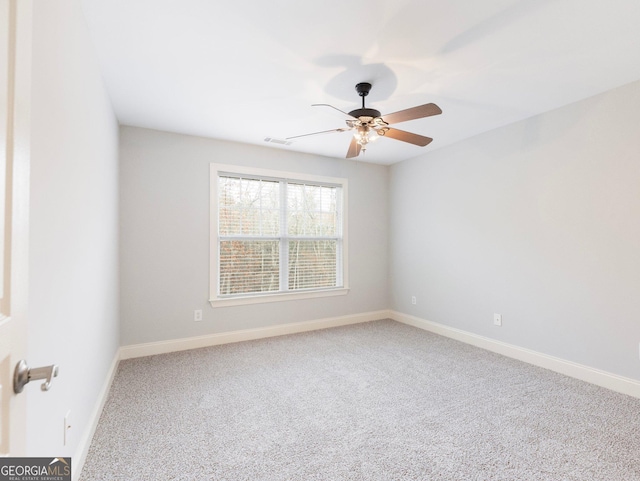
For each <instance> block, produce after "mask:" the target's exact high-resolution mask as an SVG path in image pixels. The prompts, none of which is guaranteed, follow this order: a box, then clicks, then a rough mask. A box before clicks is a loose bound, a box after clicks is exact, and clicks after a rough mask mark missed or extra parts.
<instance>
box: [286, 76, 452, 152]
mask: <svg viewBox="0 0 640 481" xmlns="http://www.w3.org/2000/svg"><path fill="white" fill-rule="evenodd" d="M370 90H371V84H370V83H367V82H361V83H359V84H357V85H356V92H358V95H360V97H362V108H360V109H355V110H352V111H351V112H349V113H347V112H344V111H342V110H340V109H338V108H336V107H334V106H333V105H329V104H313V105H312V107H330V108H332V109H334V110H337V111H339V112H342V113H343V114H345V115H346V116H347V117H349V118H348V119H347V120H346V123H347V127H342V128H339V129H332V130H323V131H321V132H313V133H311V134H303V135H296V136H293V137H287V140H291V139H297V138H300V137H307V136H309V135H318V134H329V133H331V132H347V131H349V130H353V131H354V134H353V138H352V139H351V144H349V150H348V151H347V157H346V158H347V159H351V158H353V157H357V156H358V155H360V152H365V151H366V150H367V144H368V143H369V142H371V141H373V140H375V139H377V138H378V137H390V138H392V139H396V140H400V141H402V142H408V143H410V144H413V145H419V146H420V147H424V146H425V145H428V144H429V143H430V142H431V141H432V140H433V139H432V138H430V137H424V136H423V135H418V134H413V133H411V132H405V131H404V130H399V129H394V128H391V127H389V125H391V124H397V123H400V122H406V121H408V120H414V119H421V118H424V117H431V116H432V115H439V114H441V113H442V110H441V109H440V107H438V106H437V105H436V104H424V105H419V106H417V107H412V108H410V109H406V110H400V111H398V112H394V113H392V114H387V115H385V116H382V114H381V113H380V111H378V110H376V109H368V108H366V107H365V105H364V98H365V97H366V96H367V95H369V91H370Z"/></svg>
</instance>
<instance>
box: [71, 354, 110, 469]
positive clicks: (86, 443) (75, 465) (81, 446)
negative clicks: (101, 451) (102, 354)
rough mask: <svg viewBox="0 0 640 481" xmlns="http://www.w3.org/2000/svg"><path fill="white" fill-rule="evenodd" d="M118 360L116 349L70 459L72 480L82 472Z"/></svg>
mask: <svg viewBox="0 0 640 481" xmlns="http://www.w3.org/2000/svg"><path fill="white" fill-rule="evenodd" d="M119 362H120V351H119V350H118V351H116V355H115V356H114V358H113V361H112V362H111V366H110V367H109V371H108V372H107V377H106V378H105V381H104V384H103V385H102V389H100V393H99V394H98V400H97V401H96V404H95V406H94V408H93V411H92V412H91V418H90V424H89V427H88V428H87V429H85V431H84V433H83V435H82V438H81V439H80V442H79V443H78V447H77V448H76V452H75V454H74V456H73V458H72V460H71V463H72V464H71V473H72V477H73V481H77V480H78V478H80V473H81V472H82V468H83V466H84V462H85V460H86V459H87V453H88V452H89V447H90V446H91V441H92V440H93V435H94V433H95V432H96V427H97V426H98V421H99V420H100V415H101V414H102V408H103V407H104V403H105V402H106V401H107V397H108V396H109V391H110V390H111V383H112V382H113V378H114V377H115V375H116V371H117V370H118V363H119Z"/></svg>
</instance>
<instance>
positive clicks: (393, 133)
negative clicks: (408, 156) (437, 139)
mask: <svg viewBox="0 0 640 481" xmlns="http://www.w3.org/2000/svg"><path fill="white" fill-rule="evenodd" d="M384 137H391V138H392V139H396V140H401V141H402V142H409V143H410V144H413V145H419V146H420V147H424V146H425V145H429V144H430V143H431V141H432V140H433V139H432V138H431V137H425V136H423V135H418V134H412V133H411V132H405V131H404V130H398V129H389V130H387V131H386V132H385V134H384Z"/></svg>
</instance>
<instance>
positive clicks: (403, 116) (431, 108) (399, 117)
mask: <svg viewBox="0 0 640 481" xmlns="http://www.w3.org/2000/svg"><path fill="white" fill-rule="evenodd" d="M441 113H442V110H441V109H440V107H438V106H437V105H436V104H424V105H419V106H417V107H411V108H410V109H406V110H400V111H398V112H394V113H392V114H387V115H383V116H382V120H384V121H385V122H386V123H388V124H398V123H400V122H406V121H407V120H414V119H422V118H424V117H431V116H432V115H440V114H441Z"/></svg>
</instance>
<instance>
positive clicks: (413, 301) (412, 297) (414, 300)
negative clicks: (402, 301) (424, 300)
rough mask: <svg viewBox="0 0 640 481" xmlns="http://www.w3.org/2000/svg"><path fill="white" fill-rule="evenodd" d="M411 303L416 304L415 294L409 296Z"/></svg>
mask: <svg viewBox="0 0 640 481" xmlns="http://www.w3.org/2000/svg"><path fill="white" fill-rule="evenodd" d="M411 304H413V305H414V306H415V305H416V296H411Z"/></svg>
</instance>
